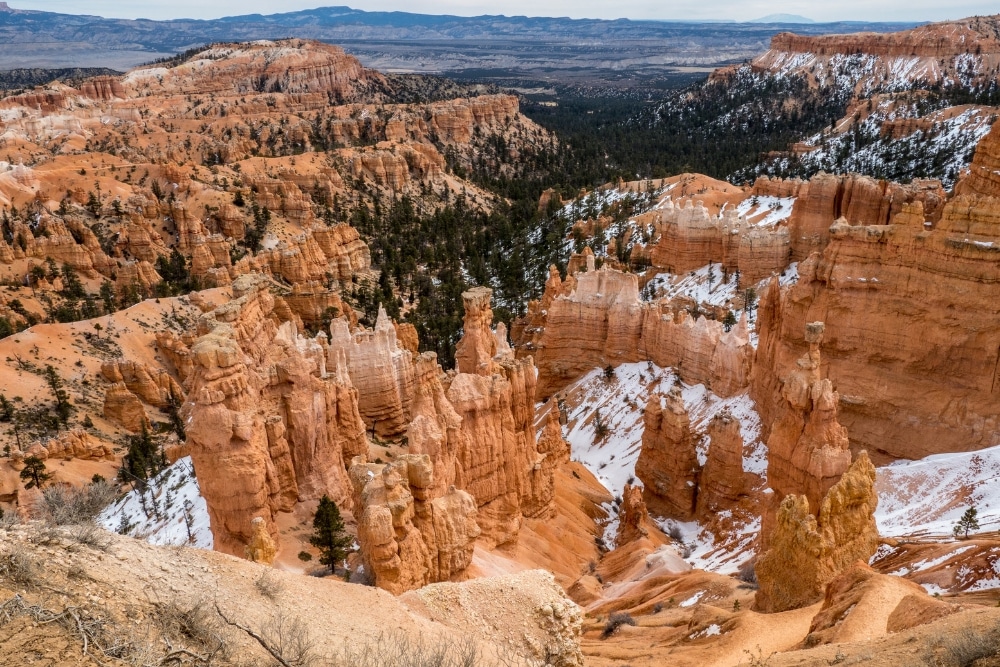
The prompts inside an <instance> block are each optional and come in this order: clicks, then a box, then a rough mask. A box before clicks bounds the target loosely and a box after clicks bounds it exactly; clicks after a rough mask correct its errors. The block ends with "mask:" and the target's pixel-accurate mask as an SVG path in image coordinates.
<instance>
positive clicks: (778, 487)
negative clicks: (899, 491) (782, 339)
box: [767, 322, 851, 512]
mask: <svg viewBox="0 0 1000 667" xmlns="http://www.w3.org/2000/svg"><path fill="white" fill-rule="evenodd" d="M824 330H825V325H824V323H823V322H813V323H811V324H809V325H807V327H806V334H805V338H806V342H807V343H808V344H809V351H808V352H807V353H806V354H805V355H803V356H802V357H801V358H800V359H799V360H798V361H797V362H796V367H795V369H794V370H792V371H791V373H789V374H788V375H787V376H786V377H785V379H784V381H783V383H782V386H781V400H782V401H783V405H781V407H780V408H779V410H778V415H779V416H778V418H777V420H776V421H775V422H774V425H773V426H772V427H771V433H770V436H769V437H768V440H767V473H768V482H769V483H770V486H771V488H772V489H774V491H775V493H776V494H777V498H784V497H785V496H787V495H789V494H802V495H804V496H805V497H806V499H807V500H808V502H809V508H810V511H811V512H815V511H816V510H817V508H818V507H819V504H820V500H821V499H822V498H823V496H824V494H825V493H826V492H827V490H828V489H829V488H830V487H831V486H833V485H834V484H835V483H836V482H837V480H838V479H840V476H841V475H842V474H843V473H844V472H845V471H846V470H847V468H848V466H849V465H850V464H851V451H850V443H849V442H848V439H847V429H845V428H844V427H843V426H841V425H840V423H839V422H838V421H837V406H838V403H839V396H838V394H837V392H836V391H834V390H833V383H832V382H830V380H829V379H823V378H822V377H821V371H820V362H821V359H820V351H819V347H820V343H821V342H822V341H823V332H824Z"/></svg>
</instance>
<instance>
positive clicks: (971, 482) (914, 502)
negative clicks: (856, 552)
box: [875, 445, 1000, 536]
mask: <svg viewBox="0 0 1000 667" xmlns="http://www.w3.org/2000/svg"><path fill="white" fill-rule="evenodd" d="M876 490H877V491H878V498H879V500H878V509H877V510H876V512H875V520H876V521H877V522H878V528H879V533H881V534H882V535H886V536H903V535H907V536H915V535H933V536H939V535H942V536H943V535H947V536H950V535H951V534H952V533H951V531H952V527H953V526H954V525H955V522H956V521H958V519H959V517H960V516H962V513H963V512H965V510H966V509H968V508H969V507H970V506H973V507H975V508H976V510H977V512H978V514H979V525H980V529H981V530H998V529H1000V445H998V446H996V447H991V448H989V449H983V450H980V451H977V452H964V453H959V454H936V455H934V456H928V457H927V458H925V459H921V460H919V461H897V462H896V463H894V464H892V465H888V466H885V467H883V468H879V470H878V478H877V480H876Z"/></svg>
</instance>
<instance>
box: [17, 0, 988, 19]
mask: <svg viewBox="0 0 1000 667" xmlns="http://www.w3.org/2000/svg"><path fill="white" fill-rule="evenodd" d="M8 4H10V5H11V6H12V7H15V8H17V9H38V10H44V11H50V12H65V13H67V14H96V15H99V16H114V17H124V18H138V17H143V18H151V19H166V18H218V17H220V16H233V15H237V14H252V13H262V14H273V13H277V12H285V11H293V10H297V9H310V8H313V7H319V6H330V5H348V6H351V7H354V8H357V9H365V10H369V11H372V10H383V11H392V10H402V11H410V12H419V13H425V14H459V15H464V16H474V15H477V14H507V15H509V16H510V15H529V16H572V17H574V18H578V17H579V18H582V17H590V18H622V17H624V18H635V19H640V18H643V19H735V20H749V19H754V18H757V17H760V16H764V15H767V14H774V13H779V12H780V13H786V14H800V15H802V16H807V17H809V18H811V19H814V20H817V21H838V20H865V21H942V20H946V19H955V18H961V17H964V16H972V15H975V14H992V13H996V12H997V11H998V10H1000V7H998V5H997V4H996V2H987V1H985V0H957V1H956V2H942V1H941V0H840V1H839V2H835V3H834V2H823V3H817V2H816V1H815V0H709V1H707V2H706V0H675V1H674V2H663V1H662V0H618V1H617V2H607V1H606V0H601V1H600V2H598V1H595V0H546V1H545V2H538V1H537V0H501V1H499V2H497V1H492V2H491V1H489V0H405V1H404V0H330V1H328V2H323V1H322V0H319V1H317V0H280V1H278V2H275V1H274V0H213V1H211V2H206V1H205V0H141V1H134V2H123V1H115V0H8Z"/></svg>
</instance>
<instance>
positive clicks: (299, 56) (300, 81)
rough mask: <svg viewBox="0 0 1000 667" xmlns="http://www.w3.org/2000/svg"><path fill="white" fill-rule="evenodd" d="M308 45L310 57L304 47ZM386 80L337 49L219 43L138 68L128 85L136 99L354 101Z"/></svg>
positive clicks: (290, 43)
mask: <svg viewBox="0 0 1000 667" xmlns="http://www.w3.org/2000/svg"><path fill="white" fill-rule="evenodd" d="M304 46H308V53H306V52H304V50H303V47H304ZM382 81H384V79H382V77H381V75H379V74H378V73H376V72H374V71H372V70H367V69H365V68H364V67H362V66H361V63H359V62H358V61H357V59H355V58H354V57H352V56H349V55H347V54H345V53H344V51H343V49H340V48H339V47H336V46H330V45H327V44H321V43H319V42H304V41H303V40H285V41H283V42H270V41H263V40H262V41H258V42H253V43H251V44H214V45H212V46H210V47H208V48H207V49H206V50H204V51H203V52H201V53H199V54H198V55H197V56H196V57H194V58H192V59H191V60H190V61H187V62H184V63H181V64H180V65H178V66H176V67H172V68H169V69H166V68H162V67H152V68H147V69H142V68H139V69H135V70H133V71H132V72H130V73H129V74H128V75H127V76H126V77H125V78H124V79H123V80H122V84H121V86H122V89H123V90H124V92H125V93H126V94H127V95H128V96H130V97H139V96H143V95H146V96H148V95H152V94H177V95H191V94H201V95H205V94H209V93H216V94H229V95H246V94H253V93H284V94H296V93H298V94H302V93H314V94H316V93H321V94H323V98H324V99H326V96H327V95H330V96H331V98H332V99H340V100H346V99H352V98H354V97H355V96H356V95H358V94H359V92H360V91H363V90H367V89H368V88H369V87H370V86H371V85H372V84H375V83H378V82H382Z"/></svg>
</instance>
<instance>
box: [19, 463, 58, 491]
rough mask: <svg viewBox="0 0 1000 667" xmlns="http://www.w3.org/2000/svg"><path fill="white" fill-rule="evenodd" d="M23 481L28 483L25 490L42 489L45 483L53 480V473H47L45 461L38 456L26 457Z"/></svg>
mask: <svg viewBox="0 0 1000 667" xmlns="http://www.w3.org/2000/svg"><path fill="white" fill-rule="evenodd" d="M21 479H22V480H27V482H28V483H27V484H25V485H24V488H26V489H40V488H42V485H43V484H45V482H47V481H49V480H50V479H52V473H50V472H45V461H43V460H41V459H40V458H38V457H37V456H26V457H24V470H22V471H21Z"/></svg>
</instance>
